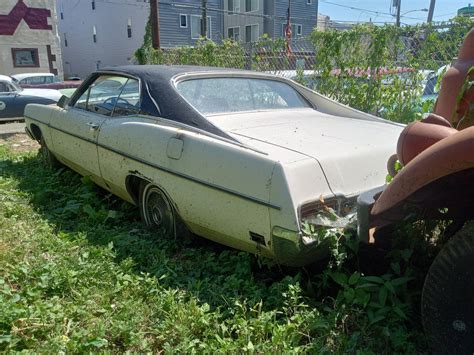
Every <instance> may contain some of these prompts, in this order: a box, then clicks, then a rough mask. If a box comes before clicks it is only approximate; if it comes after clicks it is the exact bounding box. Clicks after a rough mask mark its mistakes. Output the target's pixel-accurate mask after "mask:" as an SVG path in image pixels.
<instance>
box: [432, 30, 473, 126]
mask: <svg viewBox="0 0 474 355" xmlns="http://www.w3.org/2000/svg"><path fill="white" fill-rule="evenodd" d="M473 66H474V29H473V30H471V31H470V32H469V33H468V35H467V36H466V38H465V39H464V42H463V44H462V46H461V49H460V51H459V55H458V59H457V61H456V62H455V63H454V64H453V65H452V66H451V68H449V69H448V71H447V72H446V74H445V75H444V77H443V80H442V81H441V90H440V93H439V97H438V100H437V102H436V107H435V111H434V112H435V113H436V114H437V115H440V116H442V117H444V118H446V119H447V120H449V121H450V122H451V124H452V126H453V127H457V124H458V122H459V120H460V118H461V117H459V112H456V111H457V105H458V103H457V100H458V94H459V92H460V90H461V88H462V86H463V84H464V81H465V79H466V76H467V75H468V74H470V76H471V79H474V72H472V71H471V72H469V70H470V68H471V67H473ZM469 97H470V98H471V100H472V95H470V96H469ZM470 102H471V103H472V102H473V101H470ZM463 128H466V126H464V125H463Z"/></svg>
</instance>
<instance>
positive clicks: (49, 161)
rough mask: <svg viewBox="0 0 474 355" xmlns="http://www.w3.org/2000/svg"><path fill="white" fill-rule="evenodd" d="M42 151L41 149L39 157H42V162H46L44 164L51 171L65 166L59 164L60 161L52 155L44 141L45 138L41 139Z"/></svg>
mask: <svg viewBox="0 0 474 355" xmlns="http://www.w3.org/2000/svg"><path fill="white" fill-rule="evenodd" d="M39 143H40V149H39V155H40V157H41V160H42V161H43V162H44V164H45V165H46V166H47V167H48V168H50V169H58V168H60V167H62V166H63V165H62V164H61V163H60V162H59V160H58V159H56V157H55V156H54V155H53V153H51V151H50V150H49V149H48V146H47V145H46V141H45V140H44V138H43V136H41V138H40V142H39Z"/></svg>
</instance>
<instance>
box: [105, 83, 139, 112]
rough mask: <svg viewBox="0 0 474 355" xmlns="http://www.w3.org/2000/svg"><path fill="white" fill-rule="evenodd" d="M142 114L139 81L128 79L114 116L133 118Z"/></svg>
mask: <svg viewBox="0 0 474 355" xmlns="http://www.w3.org/2000/svg"><path fill="white" fill-rule="evenodd" d="M139 113H140V87H139V83H138V80H135V79H128V80H127V82H126V83H125V85H124V86H123V90H122V92H121V93H120V96H119V97H118V98H117V102H116V104H115V109H114V112H113V113H112V116H114V117H115V116H131V115H137V114H139Z"/></svg>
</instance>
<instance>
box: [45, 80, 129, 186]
mask: <svg viewBox="0 0 474 355" xmlns="http://www.w3.org/2000/svg"><path fill="white" fill-rule="evenodd" d="M126 81H127V78H123V77H120V76H113V75H99V76H98V77H97V78H96V79H95V80H94V81H93V82H92V83H91V84H90V85H89V86H88V87H85V88H83V89H82V90H81V91H82V92H81V94H79V95H78V96H75V98H74V99H73V102H71V104H70V106H68V107H67V108H65V109H63V110H58V112H57V114H56V117H54V118H53V119H52V121H51V128H53V129H52V130H51V137H52V142H53V151H54V153H56V154H57V155H58V156H59V158H60V159H62V160H63V161H64V162H65V163H66V164H67V165H69V166H70V167H71V168H73V169H74V170H76V171H78V172H79V173H81V174H82V175H87V176H90V177H91V178H92V179H93V180H94V181H95V182H97V183H98V184H99V185H103V180H102V178H101V173H100V168H99V161H98V155H97V154H98V153H97V139H98V136H99V132H100V129H101V126H102V124H103V123H104V121H105V120H106V119H107V118H108V117H110V116H111V115H112V112H113V110H114V108H115V104H116V102H117V99H118V97H119V95H120V93H121V91H122V89H123V86H124V84H125V83H126Z"/></svg>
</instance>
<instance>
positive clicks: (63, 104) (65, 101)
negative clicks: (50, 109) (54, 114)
mask: <svg viewBox="0 0 474 355" xmlns="http://www.w3.org/2000/svg"><path fill="white" fill-rule="evenodd" d="M68 104H69V97H67V96H66V95H63V96H61V98H60V99H59V101H58V103H57V105H58V106H59V107H61V108H66V106H67V105H68Z"/></svg>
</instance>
